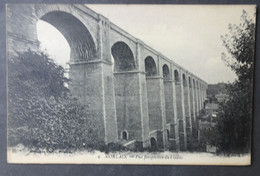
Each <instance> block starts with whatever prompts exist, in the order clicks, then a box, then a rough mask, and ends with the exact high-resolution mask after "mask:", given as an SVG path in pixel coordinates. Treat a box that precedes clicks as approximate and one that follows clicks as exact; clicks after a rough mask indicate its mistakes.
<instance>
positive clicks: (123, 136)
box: [122, 131, 128, 140]
mask: <svg viewBox="0 0 260 176" xmlns="http://www.w3.org/2000/svg"><path fill="white" fill-rule="evenodd" d="M122 139H124V140H127V139H128V135H127V132H126V131H123V133H122Z"/></svg>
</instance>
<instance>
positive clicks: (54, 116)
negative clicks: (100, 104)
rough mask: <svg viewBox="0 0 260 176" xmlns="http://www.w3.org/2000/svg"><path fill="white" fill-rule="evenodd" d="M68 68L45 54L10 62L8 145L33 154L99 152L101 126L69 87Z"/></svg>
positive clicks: (21, 55)
mask: <svg viewBox="0 0 260 176" xmlns="http://www.w3.org/2000/svg"><path fill="white" fill-rule="evenodd" d="M68 81H69V80H68V79H67V78H66V77H65V76H64V69H63V68H62V67H61V66H58V65H56V64H55V63H54V61H53V60H52V59H51V58H49V57H48V56H47V55H45V54H43V53H37V52H32V51H28V52H24V53H18V56H17V57H14V58H12V59H9V60H8V144H9V146H15V145H17V144H19V143H22V144H23V145H25V146H26V147H28V148H29V149H30V150H32V151H43V150H47V151H49V152H51V151H53V150H55V149H59V150H64V151H65V150H69V151H71V150H72V149H83V148H85V147H91V148H95V149H97V148H98V147H102V145H103V143H102V142H101V141H99V140H98V136H101V134H99V133H100V132H99V130H98V129H99V128H100V126H99V123H98V122H97V119H96V118H91V117H90V116H89V115H88V112H89V111H88V109H87V107H85V106H83V105H81V104H79V103H78V101H77V99H75V98H73V97H72V96H71V94H70V92H69V89H68V88H67V87H66V86H65V84H66V83H68Z"/></svg>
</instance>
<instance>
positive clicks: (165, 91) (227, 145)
mask: <svg viewBox="0 0 260 176" xmlns="http://www.w3.org/2000/svg"><path fill="white" fill-rule="evenodd" d="M255 34H256V5H137V4H135V5H126V4H113V5H112V4H22V3H19V4H18V3H10V4H6V56H7V58H6V63H7V66H6V67H7V161H8V163H23V164H64V163H65V164H135V165H139V164H142V165H143V164H144V165H153V164H156V165H225V166H226V165H237V166H247V165H251V149H252V121H253V84H254V81H253V80H254V60H255Z"/></svg>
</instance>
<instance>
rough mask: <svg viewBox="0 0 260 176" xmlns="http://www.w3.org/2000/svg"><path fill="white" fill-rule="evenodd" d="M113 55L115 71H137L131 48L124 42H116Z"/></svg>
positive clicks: (113, 46) (112, 50) (112, 48)
mask: <svg viewBox="0 0 260 176" xmlns="http://www.w3.org/2000/svg"><path fill="white" fill-rule="evenodd" d="M111 53H112V56H113V58H114V71H115V72H120V71H131V70H135V68H136V64H135V59H134V55H133V52H132V50H131V48H130V47H129V46H128V45H127V44H126V43H125V42H122V41H119V42H116V43H114V44H113V45H112V47H111Z"/></svg>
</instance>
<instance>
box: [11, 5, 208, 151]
mask: <svg viewBox="0 0 260 176" xmlns="http://www.w3.org/2000/svg"><path fill="white" fill-rule="evenodd" d="M6 20H7V21H6V24H7V56H8V58H10V57H12V56H13V55H15V53H16V51H17V52H23V51H27V50H28V49H29V48H30V49H31V50H35V51H37V50H38V49H39V42H38V39H37V29H36V23H37V21H38V20H43V21H46V22H48V23H50V24H51V25H53V26H54V27H56V28H57V29H58V30H59V31H60V32H61V33H62V34H63V35H64V37H65V38H66V39H67V41H68V43H69V46H70V48H71V57H70V71H69V76H70V78H71V79H72V82H71V84H70V85H69V88H70V90H71V92H72V94H73V95H74V96H76V97H77V98H78V99H79V100H80V102H81V103H82V104H85V105H87V106H88V107H89V115H90V116H92V117H93V118H97V119H98V120H99V123H100V124H102V125H101V126H102V127H103V128H102V129H100V131H101V133H102V134H103V135H101V136H100V138H101V140H103V141H105V142H106V143H110V142H118V141H120V142H122V143H124V145H134V146H135V147H137V148H140V149H141V148H146V147H158V148H159V149H162V150H165V149H168V148H170V149H172V150H186V149H187V148H188V147H189V145H190V143H191V142H192V141H191V138H192V135H193V133H194V130H195V131H196V119H197V117H198V115H199V111H200V110H201V109H202V108H203V103H204V100H205V98H206V90H207V83H206V82H205V81H203V80H202V79H200V78H199V77H197V76H195V75H194V74H192V73H190V72H189V71H188V70H186V69H184V68H183V67H181V66H179V65H178V64H176V63H175V62H173V61H172V60H171V59H169V58H167V57H165V56H164V55H162V54H161V53H159V52H157V51H156V50H154V49H153V48H151V47H149V46H148V45H146V44H145V43H144V42H142V41H140V40H139V39H136V38H135V37H133V36H132V35H130V34H128V33H127V32H126V31H124V30H122V29H121V28H119V27H117V26H116V25H114V24H113V23H111V22H110V21H109V20H108V19H107V18H105V17H104V16H102V15H100V14H98V13H96V12H94V11H92V10H91V9H89V8H87V7H86V6H85V5H79V4H77V5H66V4H63V5H57V4H53V5H51V4H49V5H46V4H8V5H7V19H6Z"/></svg>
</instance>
